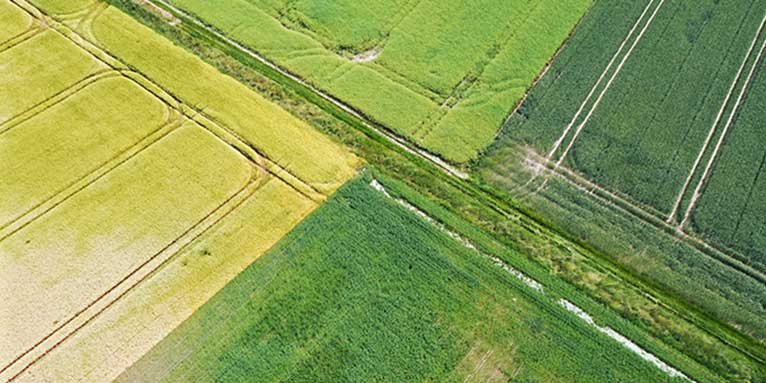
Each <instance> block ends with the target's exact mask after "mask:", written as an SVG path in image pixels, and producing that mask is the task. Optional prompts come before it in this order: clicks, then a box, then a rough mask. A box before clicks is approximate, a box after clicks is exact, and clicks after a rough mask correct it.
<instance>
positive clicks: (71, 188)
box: [0, 119, 183, 242]
mask: <svg viewBox="0 0 766 383" xmlns="http://www.w3.org/2000/svg"><path fill="white" fill-rule="evenodd" d="M182 123H183V121H182V120H180V119H179V120H175V121H167V122H165V123H163V124H161V125H160V126H159V127H158V128H157V129H155V130H154V131H152V132H151V133H149V134H148V135H147V136H145V137H144V138H142V139H140V140H139V141H137V142H136V143H135V144H133V145H131V146H130V147H128V148H126V149H125V150H123V151H121V152H119V153H117V154H116V155H115V156H113V157H112V158H110V159H108V160H106V161H105V162H103V163H101V164H100V165H98V166H97V167H96V168H94V169H92V170H91V171H89V172H88V173H87V174H85V175H84V176H82V177H80V178H79V179H76V180H74V181H72V182H71V183H69V184H68V185H67V186H65V187H64V188H62V189H61V190H58V191H56V192H55V193H54V194H52V195H51V196H50V197H49V198H46V199H45V200H43V201H41V202H40V203H38V204H36V205H35V206H33V207H32V208H30V209H29V210H27V211H26V212H24V213H22V214H21V215H19V216H18V217H16V218H14V219H13V220H11V221H10V222H7V223H5V224H2V225H0V242H2V241H4V240H5V239H6V238H8V237H10V236H11V235H13V234H14V233H16V232H17V231H19V230H21V229H23V228H24V227H25V226H27V225H28V224H30V223H32V222H33V221H34V220H36V219H37V218H39V217H41V216H43V215H44V214H46V213H47V212H49V211H51V210H53V209H54V208H56V207H57V206H58V205H60V204H62V203H64V202H66V200H68V199H69V198H71V197H72V196H74V195H75V194H77V193H78V192H80V191H82V190H83V189H85V188H87V187H88V186H90V185H92V184H93V183H95V182H96V181H98V180H99V179H101V178H103V177H104V176H106V175H108V174H109V173H111V172H112V171H113V170H115V169H117V168H118V167H120V166H121V165H122V164H124V163H125V162H127V161H130V160H131V159H133V158H134V157H135V156H136V155H138V154H140V153H141V152H143V151H144V150H146V149H147V148H149V147H151V146H152V145H154V144H156V143H158V142H159V141H161V140H162V139H163V138H165V137H167V135H169V134H170V133H172V132H174V131H175V130H176V129H177V128H178V127H180V126H181V124H182Z"/></svg>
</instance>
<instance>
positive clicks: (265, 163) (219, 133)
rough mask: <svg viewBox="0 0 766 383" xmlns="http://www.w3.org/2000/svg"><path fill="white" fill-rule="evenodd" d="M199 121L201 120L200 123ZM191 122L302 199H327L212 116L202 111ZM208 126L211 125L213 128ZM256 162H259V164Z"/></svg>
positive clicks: (317, 201) (313, 200)
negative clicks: (285, 185)
mask: <svg viewBox="0 0 766 383" xmlns="http://www.w3.org/2000/svg"><path fill="white" fill-rule="evenodd" d="M187 107H188V106H187ZM200 119H202V120H201V121H200ZM192 120H193V121H194V122H195V123H197V125H199V126H200V128H201V129H204V130H206V131H208V132H209V133H210V134H212V135H214V136H215V137H216V138H217V139H218V140H220V141H221V142H222V143H223V144H225V145H227V146H229V147H230V148H231V149H233V150H235V151H237V152H238V153H239V154H240V155H242V156H244V157H246V158H248V159H249V160H250V161H251V162H253V163H254V164H255V165H256V166H258V167H260V168H262V169H263V170H264V171H266V172H268V173H269V174H271V175H273V176H274V177H276V178H278V179H279V180H280V181H282V182H284V183H285V184H287V186H289V187H290V188H291V189H293V190H295V191H296V192H297V193H299V194H301V195H302V196H303V197H305V198H307V199H309V200H311V201H312V202H314V203H322V202H323V201H324V200H325V199H326V198H327V196H326V195H324V194H323V193H322V192H320V191H319V190H317V189H316V188H314V187H313V186H312V185H311V184H310V183H308V182H306V181H303V180H302V179H301V178H299V177H298V176H296V175H294V174H292V173H291V172H290V171H288V170H287V169H285V168H283V167H282V166H281V165H279V164H278V163H276V162H275V161H273V160H272V159H270V158H269V157H268V156H266V155H264V154H263V153H262V152H261V151H260V150H259V149H257V148H256V147H255V146H253V145H251V144H249V143H248V142H247V141H246V140H244V139H243V138H242V137H241V136H240V135H239V134H237V133H236V132H234V131H233V130H232V129H231V128H229V127H227V126H226V125H225V124H222V123H221V122H220V121H217V120H216V119H214V118H213V117H212V116H209V115H207V114H206V113H205V112H204V111H199V112H198V113H197V114H195V115H194V117H193V118H192ZM208 125H213V127H210V126H208ZM258 160H260V162H259V161H258Z"/></svg>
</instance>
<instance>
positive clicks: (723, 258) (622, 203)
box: [527, 158, 766, 344]
mask: <svg viewBox="0 0 766 383" xmlns="http://www.w3.org/2000/svg"><path fill="white" fill-rule="evenodd" d="M527 161H530V162H533V163H534V164H535V165H538V166H539V167H540V168H541V169H542V170H543V171H547V172H549V173H551V174H552V175H553V176H556V177H559V178H560V179H562V180H563V181H564V182H566V183H567V184H569V185H570V186H572V187H574V188H576V189H578V190H580V191H581V192H583V193H584V194H586V195H590V196H592V197H594V198H596V199H597V200H599V201H601V202H602V203H604V204H605V205H606V206H608V207H609V206H610V207H612V208H615V209H617V210H620V211H622V212H624V213H627V214H630V215H632V216H634V217H636V218H637V219H638V220H639V221H640V222H642V223H644V224H648V225H651V226H654V227H655V228H657V229H658V230H660V231H661V232H663V233H665V234H667V235H670V236H672V237H675V238H677V239H680V240H682V241H684V242H686V243H687V244H689V245H690V246H692V247H693V248H694V249H696V250H697V251H699V252H700V253H701V254H702V255H704V256H708V257H711V258H713V259H714V260H716V261H718V262H721V263H723V264H724V265H726V266H729V267H731V268H733V269H734V270H736V271H738V272H740V273H742V274H744V275H746V276H748V277H750V278H753V279H754V280H756V281H757V282H759V283H763V284H766V274H764V272H763V271H761V270H759V269H755V268H753V267H752V266H749V265H748V264H747V263H745V262H744V261H743V260H742V259H741V257H740V256H738V255H737V254H736V253H732V252H731V251H730V250H729V249H724V248H721V247H719V246H716V245H713V244H710V243H708V242H706V241H705V240H704V239H703V238H700V237H698V236H696V235H694V234H691V233H687V232H685V231H678V230H676V228H675V227H674V226H672V225H670V224H668V223H667V222H665V220H664V219H663V217H662V216H657V215H654V214H651V213H649V212H647V211H645V210H643V209H641V208H640V207H638V206H637V205H635V204H633V203H632V202H630V201H627V200H625V199H624V198H622V197H620V196H618V195H615V194H614V193H612V192H610V191H608V190H606V189H604V188H603V187H601V186H599V185H598V184H595V183H593V182H592V181H589V180H588V179H587V178H585V177H583V176H582V175H579V174H577V173H576V172H574V171H573V170H571V169H568V168H566V167H565V166H559V167H556V166H555V165H554V164H553V163H552V162H551V161H548V162H546V163H542V162H539V161H536V160H534V159H531V158H530V159H527ZM578 180H582V181H583V182H584V183H585V185H583V184H581V183H579V182H580V181H578ZM546 181H547V180H546ZM544 186H545V184H543V185H542V186H540V187H539V188H537V190H536V191H535V192H536V193H537V192H540V191H541V190H542V189H543V188H544ZM727 344H728V343H727Z"/></svg>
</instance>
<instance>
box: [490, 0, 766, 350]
mask: <svg viewBox="0 0 766 383" xmlns="http://www.w3.org/2000/svg"><path fill="white" fill-rule="evenodd" d="M765 21H766V3H763V2H761V1H750V0H742V1H727V2H719V1H712V0H711V1H702V2H698V3H694V4H691V3H688V2H682V1H662V0H658V1H655V0H650V1H640V2H602V3H600V4H597V5H596V6H594V7H593V9H592V10H591V11H590V12H589V13H588V15H587V16H586V17H585V18H584V19H583V21H582V23H581V24H580V26H579V27H578V29H577V30H576V32H575V33H574V34H573V36H572V38H571V39H570V40H569V43H568V44H567V46H566V47H565V48H564V49H562V51H561V52H560V54H559V55H558V56H557V58H556V60H555V62H554V63H553V65H552V66H551V68H550V70H549V71H548V73H547V74H546V76H544V77H543V78H542V79H541V80H540V81H539V82H538V84H537V86H536V87H535V88H534V89H533V90H532V91H531V92H530V94H529V95H528V97H527V98H526V99H525V101H524V102H523V104H522V105H521V107H520V108H519V109H518V110H517V111H516V113H515V114H514V115H513V116H512V117H511V118H510V119H509V121H508V123H507V124H506V126H505V127H504V129H503V133H502V134H501V138H500V139H499V140H498V141H497V142H496V143H495V144H493V146H492V148H491V149H490V150H489V151H488V153H487V155H486V156H485V157H483V158H482V160H481V161H480V163H479V164H478V165H477V166H476V168H475V170H476V173H477V174H478V175H479V176H480V177H481V178H482V179H483V180H484V181H486V182H488V183H491V184H493V185H494V186H496V187H498V188H500V189H503V190H505V191H510V192H511V193H512V194H513V195H514V196H515V197H517V198H519V199H522V200H524V201H526V203H527V204H528V205H529V206H531V208H532V209H534V210H536V211H538V212H540V213H541V214H542V215H544V216H546V217H547V218H548V219H550V220H552V221H554V222H555V223H556V224H557V225H560V226H563V227H566V228H567V229H568V230H570V231H571V232H573V233H574V234H575V235H577V236H578V237H579V238H580V239H581V240H583V241H585V242H587V243H589V244H591V245H593V246H596V247H598V248H600V249H602V251H603V252H605V253H607V254H608V255H609V256H610V257H611V258H612V259H614V260H616V261H617V262H619V263H621V264H623V265H625V266H626V267H628V268H630V269H632V270H634V271H635V272H637V273H638V274H641V275H644V276H646V277H648V278H649V279H651V280H654V281H655V283H659V284H660V285H662V286H663V287H664V288H666V289H668V290H670V291H674V292H675V293H676V294H678V295H679V296H682V297H683V298H684V299H686V300H687V301H689V302H693V303H694V304H695V305H698V306H701V307H702V308H703V309H704V310H705V311H707V312H709V313H711V314H713V315H714V316H716V317H718V318H719V319H721V320H723V321H724V322H727V323H729V324H730V325H732V326H733V327H736V328H737V329H739V330H741V331H744V332H745V333H747V334H748V335H749V336H753V337H755V338H757V339H760V340H761V341H763V340H764V339H766V322H765V321H764V320H763V318H764V317H766V301H764V300H763V297H764V295H763V293H764V288H766V287H765V286H766V277H764V275H766V274H764V273H765V272H766V267H764V265H766V263H765V262H764V259H766V253H764V244H766V242H764V233H766V223H765V221H763V220H762V219H760V217H761V216H762V214H760V212H761V211H762V210H763V208H764V206H761V205H762V204H760V202H759V201H761V200H762V199H763V198H761V197H762V196H761V195H762V194H763V193H762V190H763V189H762V188H759V187H758V185H759V182H760V181H759V174H760V172H761V171H762V170H761V166H760V165H759V164H761V163H762V159H763V153H764V150H766V141H764V140H762V139H761V137H762V134H763V132H762V129H761V130H759V129H760V128H761V127H762V126H763V125H764V123H766V120H764V114H763V113H762V111H763V108H762V106H760V103H761V102H762V101H761V100H762V99H763V98H764V93H763V92H764V89H763V78H764V77H763V76H764V73H763V72H764V64H763V61H764V47H766V28H764V26H765V24H766V23H765ZM759 135H760V136H759ZM702 296H705V298H703V297H702Z"/></svg>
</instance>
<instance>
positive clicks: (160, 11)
mask: <svg viewBox="0 0 766 383" xmlns="http://www.w3.org/2000/svg"><path fill="white" fill-rule="evenodd" d="M135 1H136V3H138V4H140V5H142V6H144V7H145V8H147V9H149V10H150V11H152V12H153V13H155V14H157V15H159V16H160V17H162V18H163V19H165V21H167V22H168V24H170V25H172V26H176V25H178V24H181V19H179V18H178V17H176V16H175V15H173V14H172V13H170V12H168V11H166V10H165V9H164V8H162V7H160V6H157V4H154V3H152V2H151V1H149V0H135Z"/></svg>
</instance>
